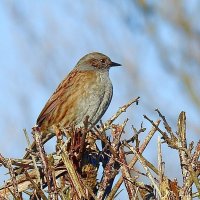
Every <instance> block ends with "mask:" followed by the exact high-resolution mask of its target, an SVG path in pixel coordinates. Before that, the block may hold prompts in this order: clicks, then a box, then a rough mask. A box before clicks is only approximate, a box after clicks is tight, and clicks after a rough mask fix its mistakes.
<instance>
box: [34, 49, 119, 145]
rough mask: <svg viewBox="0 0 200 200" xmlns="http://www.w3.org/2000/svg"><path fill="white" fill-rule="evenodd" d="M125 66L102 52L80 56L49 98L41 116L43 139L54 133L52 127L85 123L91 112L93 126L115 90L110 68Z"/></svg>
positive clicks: (43, 140)
mask: <svg viewBox="0 0 200 200" xmlns="http://www.w3.org/2000/svg"><path fill="white" fill-rule="evenodd" d="M114 66H121V65H120V64H118V63H115V62H112V61H111V60H110V58H109V57H107V56H106V55H104V54H102V53H98V52H93V53H90V54H87V55H85V56H84V57H83V58H81V59H80V60H79V62H78V63H77V64H76V66H75V67H74V69H73V70H72V71H71V72H70V73H69V74H68V75H67V76H66V78H64V80H63V81H62V82H61V83H60V85H59V86H58V88H57V89H56V91H55V92H54V93H53V95H52V96H51V97H50V99H49V100H48V101H47V103H46V105H45V106H44V108H43V110H42V112H41V113H40V115H39V117H38V119H37V125H38V127H40V128H41V132H42V142H43V143H45V142H46V141H48V140H49V139H50V138H51V137H53V136H54V134H53V133H52V127H53V126H54V125H55V126H59V127H70V126H71V125H74V126H75V127H83V121H84V120H85V118H86V116H89V120H88V121H89V122H90V124H91V127H92V126H94V125H96V123H97V122H98V121H99V120H100V119H101V117H102V115H103V114H104V113H105V111H106V110H107V108H108V106H109V104H110V102H111V99H112V94H113V87H112V83H111V80H110V78H109V69H110V68H111V67H114Z"/></svg>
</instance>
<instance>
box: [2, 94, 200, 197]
mask: <svg viewBox="0 0 200 200" xmlns="http://www.w3.org/2000/svg"><path fill="white" fill-rule="evenodd" d="M138 101H139V97H137V98H136V99H133V100H132V101H130V102H129V103H128V104H126V105H124V106H122V107H121V108H120V109H119V110H118V111H117V112H116V114H115V115H113V117H111V118H110V119H109V120H108V121H106V122H105V123H102V122H101V124H100V126H97V127H93V128H92V129H90V130H88V129H87V127H88V123H89V122H88V121H87V119H86V121H85V122H84V124H85V127H84V128H83V129H78V130H76V129H74V127H71V128H70V129H65V128H63V127H61V128H60V129H59V130H58V131H59V134H58V135H57V143H56V145H55V146H56V148H55V152H54V153H53V154H51V155H48V154H47V153H46V151H45V148H44V145H43V144H42V142H41V137H40V135H41V134H40V131H39V130H37V129H34V130H33V134H34V140H35V142H36V147H37V150H36V152H33V151H32V150H31V149H29V150H28V151H29V152H30V159H10V158H5V157H3V156H2V155H1V154H0V164H1V165H2V166H3V167H4V168H7V169H8V172H9V174H10V180H7V181H6V183H5V185H4V186H2V188H0V199H6V200H7V199H9V198H10V196H11V195H12V196H13V197H14V198H15V199H26V197H27V195H28V196H29V198H30V199H33V198H36V199H44V200H46V199H55V200H57V199H59V198H61V199H72V200H79V199H83V198H84V199H95V200H97V199H100V200H101V199H105V198H106V199H107V200H111V199H114V197H115V196H116V194H117V193H119V191H120V186H121V184H122V183H124V185H125V189H126V191H124V192H127V195H128V197H129V199H137V200H138V199H140V198H142V199H148V198H150V197H153V198H154V199H176V200H179V199H183V200H185V199H192V198H193V197H196V196H198V197H200V182H199V175H200V161H199V156H200V141H199V142H198V143H197V144H196V146H195V142H190V143H189V142H188V139H187V130H186V114H185V112H181V113H180V115H179V118H178V120H177V130H173V129H172V128H171V126H170V124H169V123H168V121H167V119H166V118H165V116H164V115H163V114H162V113H161V112H160V111H159V110H158V109H156V112H157V113H158V115H159V117H160V119H159V120H157V121H155V122H154V121H153V120H151V119H150V118H149V117H147V116H146V115H144V118H145V119H146V120H147V121H149V122H150V123H151V124H152V127H151V129H150V130H149V132H147V130H148V129H149V128H145V127H143V125H141V126H140V129H139V130H137V129H136V128H135V126H133V127H132V130H133V133H131V134H130V133H127V131H126V129H125V127H126V124H127V121H128V120H125V121H124V122H123V123H122V124H113V122H114V120H115V119H117V117H118V116H119V115H120V114H121V113H122V112H125V111H126V109H127V108H128V107H130V105H132V104H133V103H136V104H138ZM161 120H162V122H163V125H164V128H161V127H160V122H161ZM107 130H110V131H111V135H110V137H108V133H107ZM156 131H157V132H158V133H160V135H161V139H158V145H157V148H158V156H157V157H158V167H156V166H155V165H154V163H151V162H149V161H148V158H145V156H144V155H143V152H144V150H145V149H146V148H148V144H149V142H150V140H151V139H152V137H153V136H154V134H155V132H156ZM62 134H63V135H64V136H66V137H67V139H65V138H63V137H61V136H62ZM141 134H143V135H144V134H146V137H145V139H144V140H143V141H142V140H141ZM25 135H26V137H27V133H26V132H25ZM124 138H126V139H124ZM98 140H100V141H101V143H102V146H100V145H99V142H97V141H98ZM163 143H166V144H167V145H168V148H169V149H171V151H177V152H178V155H179V161H180V169H181V172H182V179H183V185H181V184H180V183H179V182H178V181H177V180H176V179H174V180H170V179H169V178H168V177H167V176H166V174H165V171H166V170H167V169H165V168H164V166H165V163H164V162H165V161H164V158H163V156H162V151H161V149H162V145H163ZM97 144H98V145H97ZM28 146H29V147H30V146H31V145H30V142H29V139H28ZM130 158H131V161H129V160H130ZM138 161H139V163H140V164H141V165H142V167H143V169H144V171H145V172H143V171H142V169H135V164H136V163H137V162H138ZM177 163H178V162H177ZM100 166H102V169H101V168H100ZM16 172H21V173H16ZM101 174H102V176H101V178H100V179H98V178H97V177H99V176H100V175H101ZM117 175H119V176H117ZM141 176H145V177H146V178H147V181H143V182H139V181H138V178H139V177H141ZM117 177H118V178H117ZM114 180H115V182H116V183H115V185H113V182H114ZM193 186H194V187H195V188H196V190H197V192H194V193H192V191H193V190H192V189H193V188H194V187H193ZM25 196H26V197H25Z"/></svg>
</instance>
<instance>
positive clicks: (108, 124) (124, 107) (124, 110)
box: [103, 97, 140, 130]
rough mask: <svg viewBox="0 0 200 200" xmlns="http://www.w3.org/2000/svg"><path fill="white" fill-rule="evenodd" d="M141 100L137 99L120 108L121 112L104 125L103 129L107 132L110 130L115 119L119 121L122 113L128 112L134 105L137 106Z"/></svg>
mask: <svg viewBox="0 0 200 200" xmlns="http://www.w3.org/2000/svg"><path fill="white" fill-rule="evenodd" d="M139 99H140V97H137V98H136V99H133V100H131V101H130V102H129V103H127V104H125V105H124V106H122V107H121V108H119V110H118V111H117V112H116V113H115V114H114V115H113V116H112V117H111V118H110V119H109V120H108V121H107V122H105V123H104V127H103V129H104V130H107V129H108V128H110V125H111V124H112V123H113V122H114V121H115V119H117V118H118V117H119V115H120V114H121V113H122V112H126V110H127V108H128V107H129V106H131V105H132V104H133V103H136V105H137V104H138V101H139Z"/></svg>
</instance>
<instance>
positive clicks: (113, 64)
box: [110, 62, 122, 67]
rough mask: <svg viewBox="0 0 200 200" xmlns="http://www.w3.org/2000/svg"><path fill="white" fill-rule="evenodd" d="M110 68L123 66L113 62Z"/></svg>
mask: <svg viewBox="0 0 200 200" xmlns="http://www.w3.org/2000/svg"><path fill="white" fill-rule="evenodd" d="M110 66H111V67H115V66H122V65H121V64H119V63H116V62H111V64H110Z"/></svg>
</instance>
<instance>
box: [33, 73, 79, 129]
mask: <svg viewBox="0 0 200 200" xmlns="http://www.w3.org/2000/svg"><path fill="white" fill-rule="evenodd" d="M77 72H78V71H77V70H73V71H72V72H71V73H70V74H69V75H68V76H67V77H66V78H65V79H64V80H63V81H62V82H61V83H60V84H59V86H58V88H57V89H56V91H55V92H54V93H53V95H52V96H51V97H50V99H49V100H48V101H47V103H46V105H45V106H44V108H43V109H42V111H41V113H40V115H39V117H38V119H37V125H38V126H41V123H42V122H43V121H44V119H45V118H46V117H48V116H49V114H50V113H51V112H52V111H53V110H54V109H55V108H56V106H57V105H59V104H60V103H61V102H62V101H63V98H62V97H63V94H64V93H65V92H66V91H67V89H68V88H69V87H70V86H71V85H72V84H73V77H74V76H75V75H76V74H77Z"/></svg>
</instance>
